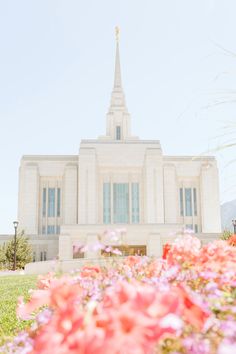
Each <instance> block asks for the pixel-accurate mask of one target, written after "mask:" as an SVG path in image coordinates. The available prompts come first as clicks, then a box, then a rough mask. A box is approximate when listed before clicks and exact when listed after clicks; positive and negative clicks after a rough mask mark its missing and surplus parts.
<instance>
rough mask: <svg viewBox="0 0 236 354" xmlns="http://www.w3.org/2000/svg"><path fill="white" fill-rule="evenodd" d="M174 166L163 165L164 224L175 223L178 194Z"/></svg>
mask: <svg viewBox="0 0 236 354" xmlns="http://www.w3.org/2000/svg"><path fill="white" fill-rule="evenodd" d="M176 180H177V179H176V169H175V165H172V164H165V165H164V209H165V224H176V223H177V211H178V194H177V183H176Z"/></svg>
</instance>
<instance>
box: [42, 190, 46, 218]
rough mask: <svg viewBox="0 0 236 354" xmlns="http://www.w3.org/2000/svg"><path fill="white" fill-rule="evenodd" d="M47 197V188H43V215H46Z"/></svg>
mask: <svg viewBox="0 0 236 354" xmlns="http://www.w3.org/2000/svg"><path fill="white" fill-rule="evenodd" d="M46 198H47V190H46V188H43V217H45V216H46Z"/></svg>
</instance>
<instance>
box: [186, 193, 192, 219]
mask: <svg viewBox="0 0 236 354" xmlns="http://www.w3.org/2000/svg"><path fill="white" fill-rule="evenodd" d="M185 215H186V216H192V215H193V212H192V189H191V188H185Z"/></svg>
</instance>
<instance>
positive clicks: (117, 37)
mask: <svg viewBox="0 0 236 354" xmlns="http://www.w3.org/2000/svg"><path fill="white" fill-rule="evenodd" d="M115 32H116V41H117V42H119V39H120V29H119V27H118V26H116V27H115Z"/></svg>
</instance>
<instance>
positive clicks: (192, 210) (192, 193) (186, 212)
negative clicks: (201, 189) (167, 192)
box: [179, 188, 198, 216]
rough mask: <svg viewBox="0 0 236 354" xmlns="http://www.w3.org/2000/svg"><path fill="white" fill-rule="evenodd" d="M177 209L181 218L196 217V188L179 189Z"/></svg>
mask: <svg viewBox="0 0 236 354" xmlns="http://www.w3.org/2000/svg"><path fill="white" fill-rule="evenodd" d="M179 207H180V215H181V216H197V213H198V211H197V188H180V189H179Z"/></svg>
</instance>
